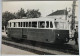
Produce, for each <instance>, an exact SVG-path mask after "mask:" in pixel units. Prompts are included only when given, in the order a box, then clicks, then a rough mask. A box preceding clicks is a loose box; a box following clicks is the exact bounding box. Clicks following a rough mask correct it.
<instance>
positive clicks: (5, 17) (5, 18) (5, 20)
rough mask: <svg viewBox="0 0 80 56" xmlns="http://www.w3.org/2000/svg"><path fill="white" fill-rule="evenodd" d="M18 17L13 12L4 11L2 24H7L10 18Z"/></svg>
mask: <svg viewBox="0 0 80 56" xmlns="http://www.w3.org/2000/svg"><path fill="white" fill-rule="evenodd" d="M14 18H16V16H15V15H14V14H13V13H10V12H8V11H6V12H3V13H2V26H7V23H8V21H9V20H11V19H14Z"/></svg>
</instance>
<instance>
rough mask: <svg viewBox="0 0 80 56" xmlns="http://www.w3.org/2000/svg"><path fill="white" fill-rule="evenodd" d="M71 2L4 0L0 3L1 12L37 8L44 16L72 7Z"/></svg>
mask: <svg viewBox="0 0 80 56" xmlns="http://www.w3.org/2000/svg"><path fill="white" fill-rule="evenodd" d="M72 3H73V2H72V1H4V2H3V3H2V7H3V9H2V12H5V11H9V12H12V13H14V12H17V11H18V10H20V8H23V9H24V10H25V11H27V9H39V11H40V12H41V16H43V17H45V16H46V15H48V14H50V13H52V12H54V11H56V10H62V9H66V8H67V10H68V9H69V8H72Z"/></svg>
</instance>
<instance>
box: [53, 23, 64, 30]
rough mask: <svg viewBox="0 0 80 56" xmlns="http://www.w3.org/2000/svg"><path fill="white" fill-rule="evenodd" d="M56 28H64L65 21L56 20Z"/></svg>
mask: <svg viewBox="0 0 80 56" xmlns="http://www.w3.org/2000/svg"><path fill="white" fill-rule="evenodd" d="M54 24H55V28H56V29H64V22H54Z"/></svg>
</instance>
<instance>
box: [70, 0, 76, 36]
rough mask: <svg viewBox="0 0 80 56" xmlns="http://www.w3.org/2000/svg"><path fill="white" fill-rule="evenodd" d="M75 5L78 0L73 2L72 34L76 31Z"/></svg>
mask: <svg viewBox="0 0 80 56" xmlns="http://www.w3.org/2000/svg"><path fill="white" fill-rule="evenodd" d="M75 6H76V0H73V4H72V21H71V31H72V34H73V33H74V32H73V31H74V29H75Z"/></svg>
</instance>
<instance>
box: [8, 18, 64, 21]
mask: <svg viewBox="0 0 80 56" xmlns="http://www.w3.org/2000/svg"><path fill="white" fill-rule="evenodd" d="M27 21H61V22H64V21H65V20H62V19H55V18H46V17H45V18H44V17H43V18H42V17H41V18H29V19H12V20H9V21H8V22H27Z"/></svg>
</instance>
